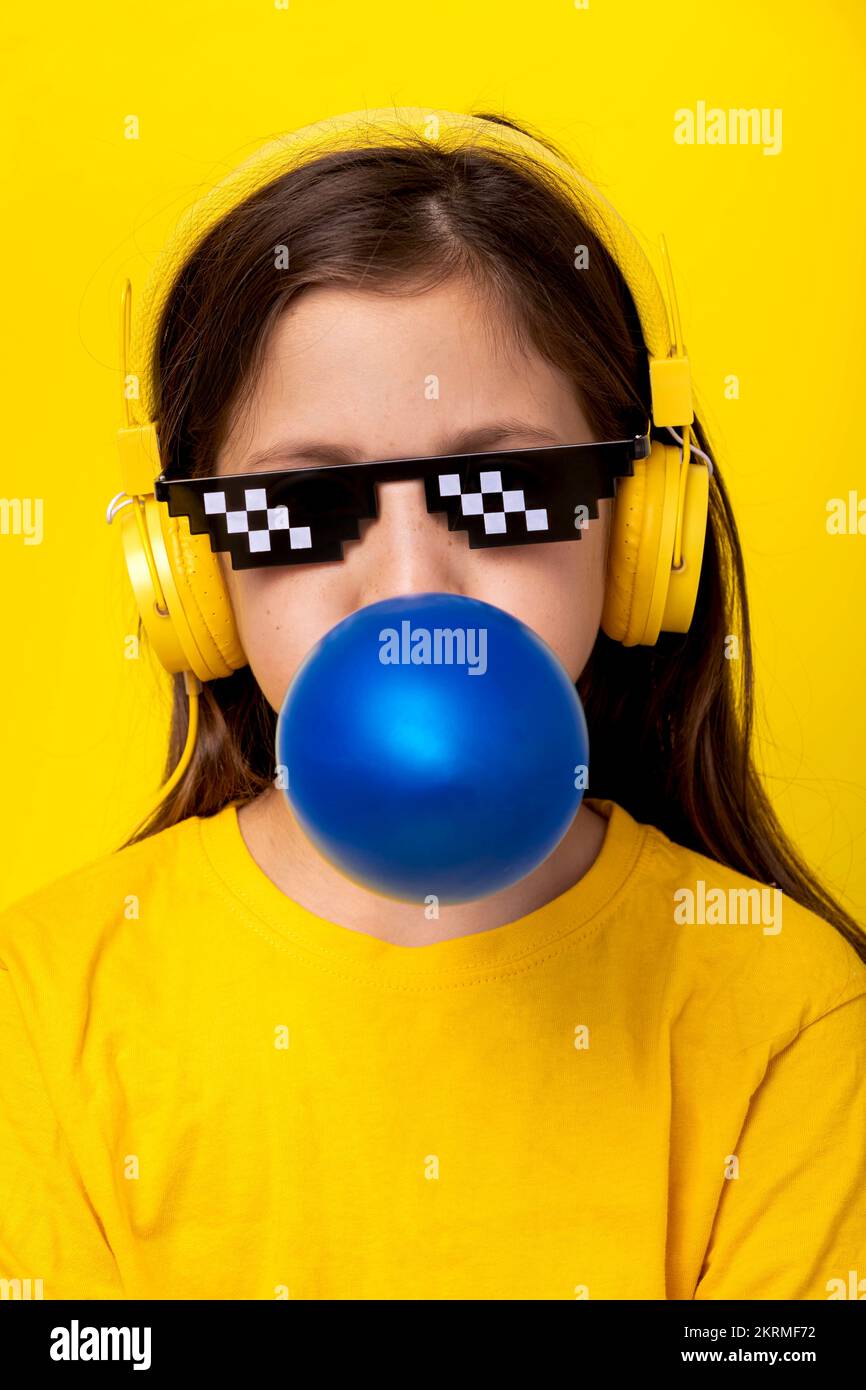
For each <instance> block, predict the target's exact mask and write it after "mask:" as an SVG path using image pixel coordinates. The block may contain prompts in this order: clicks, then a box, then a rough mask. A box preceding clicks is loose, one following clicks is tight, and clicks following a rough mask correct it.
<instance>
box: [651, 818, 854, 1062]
mask: <svg viewBox="0 0 866 1390" xmlns="http://www.w3.org/2000/svg"><path fill="white" fill-rule="evenodd" d="M646 849H647V856H648V861H649V877H650V878H651V880H652V887H653V897H654V899H655V906H654V909H653V910H652V911H649V912H647V914H646V917H645V919H644V920H643V921H642V922H641V923H640V934H641V944H642V948H643V949H648V950H650V951H652V952H659V953H662V959H665V960H666V970H667V973H668V977H669V978H670V979H672V980H677V979H679V980H680V982H681V988H680V991H679V999H678V1000H677V990H676V989H672V990H671V991H669V997H670V999H671V1000H672V1001H677V1002H676V1003H674V1004H673V1005H672V1007H674V1008H677V1009H678V1010H679V1013H678V1016H677V1020H676V1021H677V1026H678V1028H679V1031H680V1034H681V1035H688V1036H690V1037H693V1038H694V1039H695V1040H696V1041H697V1040H706V1039H708V1037H709V1036H710V1032H709V1028H708V1022H709V1016H710V1015H712V1016H713V1017H714V1021H715V1026H716V1027H717V1028H718V1031H719V1041H720V1044H721V1045H733V1046H734V1047H735V1048H745V1047H749V1046H754V1045H757V1044H761V1045H763V1044H764V1043H768V1044H771V1045H772V1046H771V1051H773V1052H775V1051H778V1050H779V1049H780V1048H781V1047H784V1046H786V1045H787V1043H788V1042H789V1041H791V1040H792V1039H793V1038H794V1037H796V1035H797V1034H798V1033H799V1032H800V1031H802V1029H804V1028H807V1027H808V1026H809V1025H810V1024H811V1023H814V1022H815V1021H816V1020H817V1019H819V1018H821V1017H823V1016H824V1015H825V1014H826V1013H828V1012H830V1011H831V1010H832V1009H834V1008H837V1007H839V1006H841V1005H842V1004H845V1003H847V1002H848V1001H849V1000H852V999H856V998H858V997H859V996H861V995H866V962H864V961H863V959H862V958H861V956H860V955H859V954H858V952H857V951H856V950H855V948H854V946H853V945H852V944H851V942H850V941H848V940H847V938H846V937H844V936H843V935H842V933H841V932H840V931H838V930H837V928H836V927H834V926H833V925H832V924H831V923H830V922H828V921H827V920H826V919H825V918H823V917H821V916H819V915H818V914H817V913H816V912H813V911H811V910H810V909H808V908H806V907H804V906H802V905H801V904H800V903H798V902H796V901H795V900H794V899H793V898H792V897H790V896H789V895H788V894H787V893H783V892H782V891H781V890H780V889H779V888H776V887H774V886H773V885H767V884H762V883H760V882H758V880H756V879H753V878H750V877H749V876H748V875H746V874H743V873H740V872H739V871H738V870H736V869H731V868H728V867H727V866H725V865H722V864H720V863H718V862H717V861H716V860H714V859H711V858H710V857H709V856H707V855H705V854H701V853H699V852H698V851H696V850H693V849H690V848H688V847H686V846H683V845H680V844H677V843H675V842H674V841H672V840H671V839H669V838H668V837H667V836H666V835H664V834H663V833H662V832H661V831H660V830H658V829H657V828H656V827H654V826H649V827H648V837H647V843H646ZM647 937H648V941H647ZM864 941H866V935H864Z"/></svg>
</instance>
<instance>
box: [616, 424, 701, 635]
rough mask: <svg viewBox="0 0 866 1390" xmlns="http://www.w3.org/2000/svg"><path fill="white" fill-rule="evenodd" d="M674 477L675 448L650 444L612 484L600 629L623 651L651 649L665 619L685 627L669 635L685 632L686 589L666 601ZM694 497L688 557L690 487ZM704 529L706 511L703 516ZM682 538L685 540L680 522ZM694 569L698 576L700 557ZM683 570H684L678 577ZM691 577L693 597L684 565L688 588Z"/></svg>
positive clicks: (694, 519) (697, 501) (695, 520)
mask: <svg viewBox="0 0 866 1390" xmlns="http://www.w3.org/2000/svg"><path fill="white" fill-rule="evenodd" d="M689 472H690V473H691V472H695V473H698V472H700V473H703V474H704V477H706V469H704V468H703V467H701V468H700V469H698V468H697V467H695V468H694V469H693V468H692V467H691V466H690V467H689ZM679 477H680V449H679V447H669V446H668V445H666V444H662V443H659V441H658V440H654V441H653V445H652V449H651V451H650V455H649V458H646V459H637V460H635V464H634V474H633V476H632V477H628V478H620V479H618V480H617V484H616V498H615V501H614V511H613V521H612V525H611V538H610V550H609V554H608V568H607V584H606V589H605V601H604V608H603V610H602V618H601V626H602V629H603V631H604V632H606V633H607V635H608V637H612V638H613V639H614V640H615V641H618V642H622V644H623V646H626V647H633V646H637V645H641V646H650V647H651V646H653V645H654V644H655V642H656V641H657V640H658V635H659V632H660V631H661V630H662V627H663V620H664V619H665V618H666V617H670V618H672V619H675V620H676V621H678V622H682V621H683V620H684V619H686V622H685V627H682V628H672V629H666V630H673V631H683V632H684V631H687V629H688V623H689V621H690V620H691V615H692V612H693V610H694V595H693V596H692V603H691V608H688V593H689V589H688V586H687V585H683V586H681V588H680V589H679V590H678V591H677V598H676V599H675V600H674V601H672V602H671V603H670V604H669V603H668V598H669V591H670V585H671V578H672V571H671V561H672V560H673V553H674V539H675V533H676V523H677V502H678V496H679ZM690 482H691V479H687V483H690ZM687 495H688V488H687ZM694 499H695V507H694V508H693V514H692V517H691V518H690V524H689V534H690V536H691V537H692V540H693V552H692V553H693V554H694V544H695V540H694V538H695V536H696V534H697V531H698V529H699V523H700V515H699V513H700V505H699V504H700V484H698V486H697V488H696V489H695V492H694ZM705 526H706V508H704V515H703V527H705ZM683 534H684V537H685V534H686V526H685V522H684V527H683ZM702 548H703V539H701V550H702ZM684 558H685V549H684ZM697 569H698V576H699V573H700V555H699V556H698V564H697ZM685 572H686V571H685V569H684V571H683V574H685ZM693 578H694V591H695V594H696V593H697V579H696V578H695V577H694V574H693V568H692V567H691V566H690V567H689V568H688V582H689V585H691V582H692V580H693ZM687 610H688V613H687V617H686V612H687Z"/></svg>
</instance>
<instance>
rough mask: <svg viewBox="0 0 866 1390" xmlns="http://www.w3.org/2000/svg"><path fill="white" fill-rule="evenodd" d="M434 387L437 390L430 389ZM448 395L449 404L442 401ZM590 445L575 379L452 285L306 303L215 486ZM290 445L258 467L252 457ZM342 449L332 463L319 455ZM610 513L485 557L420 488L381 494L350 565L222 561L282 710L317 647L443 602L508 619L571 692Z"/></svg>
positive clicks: (237, 423)
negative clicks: (424, 600) (356, 628)
mask: <svg viewBox="0 0 866 1390" xmlns="http://www.w3.org/2000/svg"><path fill="white" fill-rule="evenodd" d="M431 381H432V382H433V383H434V388H433V389H432V390H431ZM431 396H434V397H435V398H434V399H430V397H431ZM592 439H593V435H592V432H591V430H590V428H589V426H588V424H587V422H586V419H585V417H584V415H583V412H582V411H581V408H580V406H579V405H578V403H577V400H576V397H575V391H574V388H573V387H572V385H571V383H570V382H569V380H568V378H567V377H566V376H565V375H564V373H562V372H560V371H559V370H558V369H557V368H555V367H553V366H551V365H550V364H548V363H547V362H546V361H545V360H544V359H543V358H542V357H541V356H540V355H538V354H537V353H536V352H535V351H534V350H532V351H528V350H527V349H523V348H518V347H517V345H516V344H515V343H514V342H513V338H512V334H511V333H510V331H509V328H508V325H507V323H506V322H505V320H504V319H503V318H502V316H501V315H500V314H499V313H498V312H497V311H496V310H495V309H494V307H493V306H492V305H490V304H488V303H487V302H486V301H485V302H483V303H482V302H481V301H480V299H479V296H478V292H477V290H476V289H475V288H474V287H473V286H471V285H470V284H469V283H468V282H466V281H463V280H452V281H450V282H448V283H446V284H444V285H441V286H439V287H437V288H436V289H434V290H429V291H426V292H424V293H421V294H417V295H413V296H411V297H409V296H407V297H405V298H391V297H388V296H386V295H382V294H377V293H375V292H372V291H355V290H352V291H350V290H345V289H338V288H330V287H315V288H312V289H309V290H306V291H304V292H303V294H301V295H300V296H299V297H298V299H297V300H295V301H294V302H293V304H292V305H291V306H290V308H289V309H288V310H287V311H286V313H285V314H284V315H283V316H282V319H281V320H280V321H279V323H278V324H277V326H276V328H275V329H274V332H273V333H272V335H271V338H270V341H269V343H268V347H267V352H266V355H265V359H264V362H263V366H262V370H261V373H260V376H259V380H258V381H257V383H256V388H255V391H254V394H253V397H252V400H251V402H250V403H249V405H248V406H247V407H246V409H245V410H243V411H242V412H240V413H239V415H238V416H237V418H236V419H235V420H233V422H232V427H231V430H230V432H229V437H228V438H227V440H226V442H225V444H224V446H223V448H222V449H221V450H220V452H219V455H218V458H217V470H216V471H217V473H241V472H247V471H249V472H255V471H256V468H257V467H258V471H262V470H267V469H277V468H305V467H307V468H308V467H311V466H313V465H315V464H323V463H343V462H353V461H370V460H374V459H387V458H408V457H412V456H416V455H425V454H453V453H466V452H470V451H476V452H485V451H487V450H491V449H516V448H521V447H530V448H531V447H537V446H539V445H545V444H582V443H589V442H590V441H591V440H592ZM283 441H285V452H284V453H282V452H281V454H280V456H279V457H271V458H270V459H269V460H268V461H267V462H265V463H262V464H259V465H258V466H256V465H255V464H253V463H252V462H251V459H252V455H254V454H256V453H258V452H259V451H261V450H265V449H270V448H272V446H274V445H275V444H277V443H282V442H283ZM313 447H315V448H316V449H317V450H321V449H323V448H325V449H327V451H328V453H327V456H324V455H323V454H321V453H317V455H316V456H315V457H310V455H309V452H308V451H309V450H310V449H311V448H313ZM610 507H611V504H610V502H609V501H604V500H602V501H601V502H600V503H599V519H598V520H597V521H590V523H589V526H588V528H587V529H585V530H584V531H583V533H582V535H581V539H580V540H579V541H552V542H550V543H549V544H546V545H545V544H533V545H524V546H502V547H497V548H493V549H490V550H483V549H480V550H472V549H470V547H469V542H468V537H467V534H466V532H465V531H449V530H448V521H447V518H446V516H445V515H444V513H437V514H433V515H431V514H430V513H428V511H427V507H426V502H425V496H424V483H423V481H422V480H421V479H413V480H411V481H406V482H391V483H381V484H379V488H378V513H379V514H378V516H377V517H375V518H372V519H370V520H366V521H362V522H361V523H360V539H359V540H357V541H347V542H346V543H345V545H344V549H343V554H344V558H343V560H340V561H332V562H328V563H324V564H310V565H285V566H279V565H278V566H274V567H271V568H268V567H264V568H261V569H253V570H233V569H232V567H231V559H230V557H229V556H228V555H227V554H224V553H221V554H220V556H219V559H220V564H221V565H222V568H223V572H224V574H225V578H226V582H227V584H228V588H229V594H230V597H231V601H232V606H233V609H234V613H235V619H236V622H237V625H238V630H239V633H240V638H241V641H242V643H243V647H244V651H245V653H246V656H247V660H248V661H249V664H250V667H251V669H252V672H253V675H254V676H255V679H256V681H257V683H258V685H259V687H260V688H261V690H262V691H263V692H264V694H265V697H266V698H267V700H268V701H269V703H270V705H271V706H272V708H273V709H274V710H275V711H278V710H279V709H280V707H281V705H282V703H283V700H284V698H285V695H286V691H287V689H288V686H289V683H290V681H291V679H292V677H293V675H294V674H295V672H296V670H297V669H298V667H299V666H300V664H301V662H302V661H303V659H304V657H305V656H306V654H307V652H308V651H309V650H310V648H311V647H312V646H313V645H314V644H315V643H316V642H317V641H318V640H319V638H320V637H322V636H324V635H325V633H327V632H328V631H329V630H330V629H331V628H332V627H334V625H335V624H336V623H338V622H339V621H340V620H341V619H343V618H345V617H347V616H348V615H349V614H350V613H353V612H355V611H356V610H357V609H359V608H362V607H364V606H365V605H366V604H369V603H375V602H377V601H378V600H379V599H384V598H392V597H396V596H397V595H399V594H411V593H425V592H429V591H431V590H437V591H439V592H446V593H452V594H465V595H467V596H468V597H470V598H477V599H482V600H484V601H485V602H487V603H493V604H496V605H497V606H498V607H500V608H504V609H506V610H507V611H508V612H509V613H512V614H513V615H514V616H515V617H516V618H519V619H521V621H522V622H524V623H526V624H527V625H528V626H529V627H531V628H533V629H534V630H535V631H536V632H537V633H538V634H539V636H541V637H543V638H544V640H545V641H546V642H547V643H548V644H549V646H551V647H552V648H553V650H554V651H555V652H556V654H557V656H558V657H559V659H560V661H561V662H562V664H563V665H564V666H565V668H566V670H567V671H568V672H569V674H570V675H571V678H572V680H577V678H578V676H579V675H580V673H581V671H582V670H583V667H584V665H585V663H586V661H587V658H588V657H589V654H590V652H591V650H592V646H593V643H594V642H595V638H596V634H597V632H598V628H599V623H600V620H601V610H602V601H603V597H604V577H605V569H606V559H607V543H608V535H609V526H610Z"/></svg>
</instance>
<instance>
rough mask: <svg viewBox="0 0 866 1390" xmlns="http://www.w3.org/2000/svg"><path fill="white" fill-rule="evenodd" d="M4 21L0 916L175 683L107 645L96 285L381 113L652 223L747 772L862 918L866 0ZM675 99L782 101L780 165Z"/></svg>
mask: <svg viewBox="0 0 866 1390" xmlns="http://www.w3.org/2000/svg"><path fill="white" fill-rule="evenodd" d="M2 29H3V47H4V52H5V61H4V68H5V77H6V80H5V84H4V85H5V92H4V95H3V96H2V139H3V143H4V158H3V165H2V168H3V181H2V236H3V240H4V243H5V245H4V256H3V259H4V269H5V271H6V276H5V289H4V295H5V306H4V307H5V314H4V319H5V325H6V327H5V333H4V335H3V344H4V348H5V353H4V358H5V360H4V363H3V381H4V386H5V409H4V412H3V417H4V418H3V436H4V438H3V446H2V486H0V495H2V496H5V497H36V496H39V497H42V498H43V507H44V528H45V534H44V539H43V542H42V544H41V545H31V546H28V545H24V543H23V538H22V537H20V536H14V535H0V593H2V596H3V635H2V636H3V655H4V673H5V674H4V681H3V686H2V748H0V756H2V768H3V786H4V798H3V827H2V830H3V834H2V844H3V851H4V863H3V873H2V882H0V905H3V904H5V903H6V902H11V901H14V900H15V899H16V898H18V897H20V896H22V895H24V894H25V893H26V892H29V891H30V890H31V889H33V888H36V887H38V886H39V885H40V884H42V883H44V882H47V881H49V880H51V879H54V878H57V877H59V876H60V875H61V874H63V873H65V872H67V871H68V870H70V869H73V868H75V867H77V866H78V865H80V864H83V863H85V862H86V861H88V860H90V859H95V858H97V857H98V856H100V855H102V854H103V853H105V852H107V851H108V850H110V849H112V848H113V847H114V846H115V845H116V844H117V843H118V842H119V841H120V840H121V839H122V838H123V836H124V834H125V833H126V832H127V831H128V829H129V828H130V827H131V825H132V823H133V820H134V818H135V817H136V816H137V815H138V814H139V813H140V812H141V811H142V810H143V809H144V807H145V806H146V805H147V804H148V803H149V801H150V800H151V799H152V797H153V795H154V794H155V793H156V790H157V786H158V779H159V775H160V769H161V766H162V759H163V744H164V739H165V730H166V728H167V721H168V712H169V678H168V676H166V675H164V674H162V673H161V672H160V670H159V669H158V668H157V667H156V665H155V664H154V662H153V659H152V658H151V657H149V656H147V657H145V658H144V659H142V660H138V661H128V660H126V659H125V657H124V646H123V640H124V636H125V634H127V633H130V632H133V631H134V630H135V612H134V607H133V602H132V594H131V590H130V588H129V585H128V582H127V579H126V573H125V569H124V566H123V558H122V553H121V547H120V540H119V534H118V532H117V530H116V528H115V529H111V528H109V527H108V526H107V525H106V524H105V520H104V515H105V506H106V504H107V502H108V500H109V498H110V497H112V496H113V495H114V493H115V492H117V490H118V488H119V486H120V483H119V479H118V474H117V463H116V457H115V443H114V431H115V429H116V427H117V425H118V424H119V418H120V404H119V402H120V396H119V374H118V368H119V360H118V349H117V337H118V304H119V295H120V288H121V283H122V281H123V279H124V278H125V276H126V275H127V274H129V275H131V276H132V279H133V283H134V285H138V286H139V287H140V285H141V283H142V278H143V275H144V274H145V272H146V270H147V267H148V265H149V264H150V262H151V261H152V259H153V256H154V254H155V253H156V251H157V250H158V248H159V246H160V244H161V242H162V240H163V239H164V237H165V236H166V235H167V234H168V232H169V231H170V229H171V227H172V225H173V223H174V221H175V220H176V218H177V216H178V215H179V213H180V212H181V211H182V209H183V208H184V207H185V206H186V205H187V204H188V203H189V202H191V201H193V200H194V199H195V198H196V197H197V196H198V195H199V194H200V193H202V192H203V191H204V190H205V189H206V188H207V187H208V186H209V185H210V184H211V183H212V182H213V181H215V180H216V179H217V178H218V177H220V176H221V175H222V174H223V173H225V172H228V171H229V170H230V169H231V168H233V167H234V166H235V165H236V164H237V163H238V162H239V160H240V159H241V158H242V157H244V156H245V155H246V154H248V153H250V152H251V151H252V150H254V149H256V148H257V147H258V146H259V145H260V144H262V143H263V142H264V141H265V140H266V139H267V138H268V137H269V136H271V135H273V134H276V133H278V132H280V131H284V130H289V129H292V128H294V127H296V126H299V125H304V124H307V123H309V122H311V121H314V120H317V119H320V118H321V117H323V116H327V115H330V114H333V113H336V112H341V111H351V110H356V109H359V108H362V107H377V106H380V105H384V106H387V105H392V104H395V103H396V104H398V105H419V106H428V105H429V106H443V107H448V108H452V109H456V110H469V109H473V108H474V109H476V110H488V111H501V112H503V113H504V114H506V115H510V116H512V117H513V118H515V119H516V120H518V121H527V122H529V123H530V124H532V125H533V126H535V127H536V128H537V129H539V130H540V131H541V132H542V133H547V134H548V135H549V136H550V137H552V138H553V139H554V140H555V141H557V142H558V143H560V144H561V145H563V146H564V147H565V149H566V151H567V152H568V154H569V155H571V156H572V157H573V158H574V159H575V160H576V161H577V162H578V163H579V165H580V167H581V168H582V169H583V170H584V172H585V173H586V174H587V175H588V176H589V177H590V178H591V179H593V180H594V181H595V182H596V183H598V184H600V186H601V187H602V188H603V190H604V192H605V193H606V195H607V196H608V197H609V198H610V199H611V200H612V201H613V202H614V204H615V205H616V206H617V207H618V208H619V210H620V212H621V213H622V214H623V216H624V217H625V218H626V219H627V220H628V221H629V222H630V223H631V224H632V226H633V227H634V228H635V230H636V231H637V232H638V233H639V235H640V236H641V237H642V239H643V240H644V242H645V244H646V242H647V241H649V243H650V244H651V245H655V244H657V237H658V233H659V232H660V231H663V232H664V233H665V234H666V236H667V239H668V245H669V248H670V252H671V257H672V261H673V267H674V273H675V275H676V278H677V286H678V292H679V300H680V308H681V312H682V315H683V327H684V334H685V340H686V344H687V347H688V350H689V353H690V356H691V358H692V363H693V371H694V374H695V380H696V390H697V403H698V408H699V412H700V413H701V415H702V418H703V420H704V423H705V424H706V425H707V427H708V429H709V432H710V438H711V440H712V442H713V444H714V446H715V449H716V451H717V454H718V457H719V461H720V467H721V468H722V470H723V472H724V476H725V478H726V480H727V482H728V485H729V487H730V490H731V493H732V496H733V502H734V508H735V513H736V516H737V518H738V522H739V526H740V529H741V536H742V540H743V545H744V549H745V555H746V564H747V574H748V579H749V582H750V596H751V603H752V612H753V618H754V634H755V650H756V660H757V696H758V733H759V740H758V746H757V752H758V757H759V762H760V764H761V766H762V767H763V769H764V770H765V772H766V775H767V778H768V786H769V789H770V793H771V796H772V798H773V800H774V802H775V805H776V807H777V809H778V811H779V813H780V815H781V817H782V820H783V822H784V824H785V825H786V827H787V828H788V829H789V831H790V832H791V833H792V835H793V836H794V838H795V840H796V842H797V843H798V844H799V846H800V847H801V848H802V850H803V851H804V853H805V854H806V855H807V857H808V858H809V860H810V861H811V863H812V865H813V866H814V867H815V868H816V869H817V870H818V871H819V872H821V873H822V874H824V875H826V877H827V879H828V881H829V882H830V884H831V885H832V886H833V887H834V888H835V890H836V891H837V892H838V893H839V894H840V895H841V897H842V898H843V901H845V902H846V904H847V905H848V907H849V909H851V910H853V911H854V912H855V914H856V915H857V916H859V918H860V920H861V921H864V922H866V854H864V848H866V752H864V745H866V732H864V724H866V720H864V695H866V601H864V598H866V535H864V536H858V535H843V536H830V535H828V533H827V531H826V527H825V519H826V504H827V501H828V499H830V498H832V497H839V496H841V497H847V494H848V491H849V490H850V489H852V488H857V489H859V496H860V497H861V498H866V467H864V463H863V443H862V441H863V382H864V379H866V376H864V366H866V362H864V356H866V354H864V322H866V290H864V255H863V244H864V213H866V180H864V178H863V149H864V144H866V139H864V137H866V119H864V111H863V105H862V100H861V97H860V95H859V94H860V93H862V91H863V87H864V35H866V11H864V9H863V6H862V4H861V3H860V0H831V2H830V3H822V4H821V5H813V4H809V3H804V0H794V3H791V0H788V3H781V0H773V3H767V0H764V3H762V4H759V5H757V6H756V5H755V3H754V0H725V3H719V0H715V2H714V3H713V4H710V5H708V4H700V5H696V4H695V3H694V0H656V3H653V4H646V3H644V0H624V2H623V0H618V2H617V3H605V0H589V5H588V7H587V8H586V9H577V8H575V7H574V5H573V3H571V0H527V3H526V4H518V3H516V2H515V0H503V2H502V3H498V4H492V3H490V2H489V0H474V3H473V4H472V5H468V4H466V3H465V2H464V0H439V3H436V4H430V5H426V6H425V5H414V6H412V5H407V4H406V3H405V0H400V2H399V3H393V0H380V2H379V3H376V2H375V0H373V3H368V4H358V3H357V0H353V3H348V0H288V4H287V5H286V6H285V8H277V7H276V6H274V5H273V3H268V0H261V3H258V4H252V3H240V0H234V3H232V2H231V0H209V3H207V4H191V3H185V2H184V0H171V3H167V0H156V2H155V3H149V4H147V5H137V6H136V5H130V6H123V5H121V6H118V5H108V4H105V5H102V4H93V3H91V4H84V5H80V6H73V7H62V6H58V7H50V8H49V9H47V10H46V9H45V8H40V7H37V8H36V9H35V10H33V11H31V12H30V13H29V14H28V13H27V12H26V11H25V10H24V9H23V7H22V8H21V9H20V10H19V11H18V13H16V14H15V15H13V16H11V17H8V18H5V19H4V20H3V22H2ZM701 100H703V101H704V102H706V104H707V106H708V107H710V106H718V107H723V108H725V109H728V108H729V107H758V108H769V109H770V110H771V111H772V110H774V109H775V108H781V109H782V112H783V116H782V151H781V153H780V154H778V155H776V156H768V155H764V154H763V151H762V149H761V147H760V146H730V145H726V146H710V145H691V146H681V145H677V144H675V143H674V139H673V130H674V112H675V111H676V110H677V109H679V108H682V107H691V108H693V109H694V108H695V107H696V105H697V103H698V101H701ZM129 115H136V116H137V117H138V118H139V121H140V138H139V139H138V140H127V139H125V138H124V120H125V118H126V117H128V116H129ZM655 264H656V265H657V264H658V262H655ZM729 374H735V375H736V376H737V377H738V378H739V380H740V399H739V400H736V401H732V400H727V399H725V395H724V384H725V378H726V377H727V376H728V375H729Z"/></svg>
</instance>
